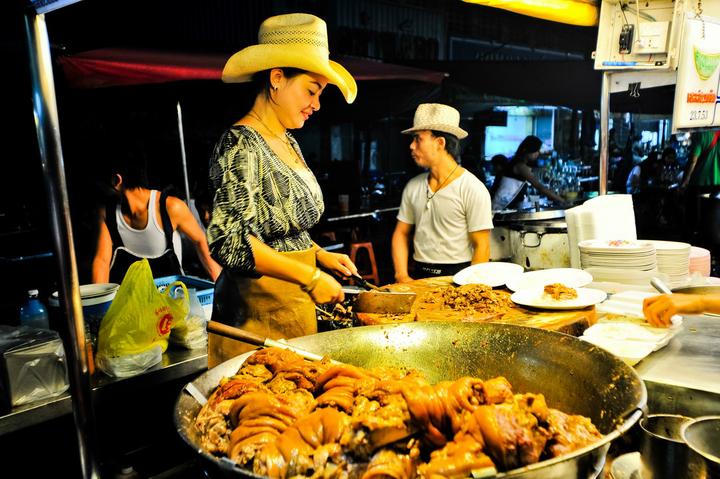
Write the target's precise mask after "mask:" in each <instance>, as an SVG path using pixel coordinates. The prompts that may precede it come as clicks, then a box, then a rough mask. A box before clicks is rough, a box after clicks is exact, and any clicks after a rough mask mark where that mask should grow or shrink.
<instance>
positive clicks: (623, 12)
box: [618, 0, 630, 25]
mask: <svg viewBox="0 0 720 479" xmlns="http://www.w3.org/2000/svg"><path fill="white" fill-rule="evenodd" d="M618 5H620V13H622V16H623V18H624V19H625V25H630V22H628V19H627V15H625V5H623V2H622V0H618Z"/></svg>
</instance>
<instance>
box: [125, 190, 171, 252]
mask: <svg viewBox="0 0 720 479" xmlns="http://www.w3.org/2000/svg"><path fill="white" fill-rule="evenodd" d="M158 193H159V192H158V191H157V190H151V191H150V201H149V202H148V205H153V207H152V208H148V217H149V218H148V221H147V224H146V225H145V228H142V229H136V228H133V227H132V226H131V225H129V224H128V223H127V222H126V221H125V218H124V217H123V214H122V208H121V207H120V205H117V207H116V208H115V218H116V221H117V229H118V233H120V238H121V239H122V242H123V244H124V245H125V247H126V248H127V249H128V250H130V251H132V252H133V253H135V254H136V255H137V256H141V257H143V258H155V257H158V256H160V255H162V254H163V253H164V252H165V250H166V249H167V248H166V244H165V233H164V232H163V229H162V227H161V226H160V221H158V217H157V214H158V207H157V205H158V196H159V195H158ZM160 207H161V208H162V205H161V206H160ZM172 236H173V237H172V242H173V250H174V251H175V255H176V256H177V258H178V261H180V264H182V247H181V242H180V234H179V233H178V232H177V230H175V231H173V235H172Z"/></svg>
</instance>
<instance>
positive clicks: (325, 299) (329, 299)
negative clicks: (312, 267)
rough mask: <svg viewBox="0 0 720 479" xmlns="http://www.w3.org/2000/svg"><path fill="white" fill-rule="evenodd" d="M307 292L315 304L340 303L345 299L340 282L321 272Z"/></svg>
mask: <svg viewBox="0 0 720 479" xmlns="http://www.w3.org/2000/svg"><path fill="white" fill-rule="evenodd" d="M350 264H352V263H350ZM308 294H310V298H312V300H313V301H315V302H316V303H317V304H327V303H341V302H343V301H344V300H345V293H343V290H342V286H341V285H340V283H338V282H337V281H336V280H335V278H333V277H332V276H330V275H329V274H327V273H323V272H321V273H320V279H318V282H317V283H316V284H315V287H313V289H311V290H310V291H309V293H308Z"/></svg>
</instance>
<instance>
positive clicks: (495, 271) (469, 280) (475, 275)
mask: <svg viewBox="0 0 720 479" xmlns="http://www.w3.org/2000/svg"><path fill="white" fill-rule="evenodd" d="M523 271H525V268H523V267H522V266H520V265H519V264H515V263H503V262H501V261H492V262H490V263H478V264H474V265H472V266H468V267H467V268H465V269H462V270H460V271H458V272H457V273H456V274H455V276H453V281H454V282H455V284H459V285H461V286H462V285H464V284H486V285H488V286H492V287H493V288H495V287H497V286H502V285H504V284H505V283H507V282H508V281H510V280H511V279H513V278H514V277H516V276H519V275H521V274H522V273H523Z"/></svg>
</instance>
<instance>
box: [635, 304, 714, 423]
mask: <svg viewBox="0 0 720 479" xmlns="http://www.w3.org/2000/svg"><path fill="white" fill-rule="evenodd" d="M635 369H636V370H637V372H638V374H640V377H641V378H642V379H643V381H645V384H646V386H647V389H648V407H649V410H650V412H651V413H660V412H667V413H678V414H684V415H688V416H701V415H705V414H718V413H720V318H717V317H711V316H686V317H685V318H684V320H683V329H682V330H681V331H680V332H679V333H678V334H677V336H675V337H674V338H673V339H671V340H670V343H669V344H668V345H667V346H665V347H664V348H662V349H660V350H659V351H655V352H654V353H652V354H651V355H650V356H648V357H647V358H645V359H643V360H642V361H641V362H640V363H639V364H638V365H637V366H636V367H635Z"/></svg>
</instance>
